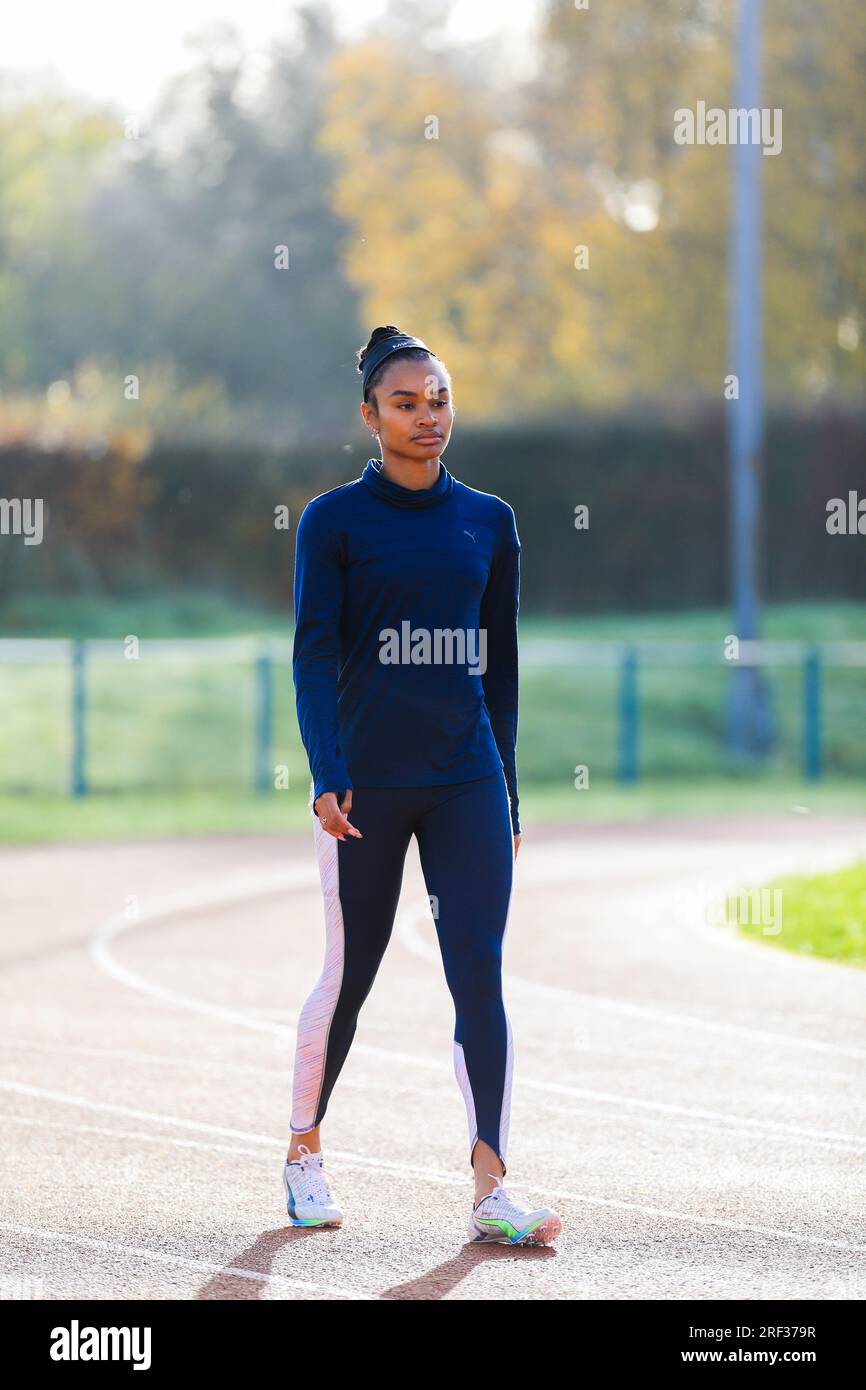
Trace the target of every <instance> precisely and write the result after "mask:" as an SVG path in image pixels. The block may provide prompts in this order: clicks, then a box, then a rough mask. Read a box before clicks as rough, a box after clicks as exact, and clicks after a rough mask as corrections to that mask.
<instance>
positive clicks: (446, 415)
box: [361, 358, 454, 461]
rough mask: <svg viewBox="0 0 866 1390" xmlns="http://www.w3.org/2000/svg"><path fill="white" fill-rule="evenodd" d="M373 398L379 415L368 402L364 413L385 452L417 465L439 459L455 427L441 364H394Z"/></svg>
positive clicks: (363, 410)
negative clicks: (420, 461)
mask: <svg viewBox="0 0 866 1390" xmlns="http://www.w3.org/2000/svg"><path fill="white" fill-rule="evenodd" d="M373 395H374V396H375V398H376V402H377V404H378V406H379V413H378V415H376V414H375V412H374V410H373V407H372V404H369V405H368V404H367V403H366V402H363V403H362V405H361V412H362V414H363V416H364V420H365V422H366V423H367V425H368V426H369V427H370V428H371V429H377V430H378V431H379V442H380V443H381V445H382V448H383V449H388V450H389V451H390V453H391V454H392V455H394V456H397V455H399V456H400V457H402V458H409V459H414V460H416V461H417V460H418V459H435V458H438V456H439V455H440V454H441V453H442V451H443V449H444V448H445V446H446V445H447V443H448V439H449V437H450V435H451V427H452V425H453V424H454V409H453V407H452V405H451V394H450V391H449V389H448V378H447V376H446V374H445V369H444V367H443V366H442V364H441V363H440V362H435V361H432V360H431V359H430V358H428V359H427V361H426V362H412V361H406V360H404V361H402V362H394V363H393V364H392V365H391V366H389V367H387V368H386V370H385V375H384V377H383V379H382V381H381V382H380V383H379V385H378V386H376V387H374V390H373Z"/></svg>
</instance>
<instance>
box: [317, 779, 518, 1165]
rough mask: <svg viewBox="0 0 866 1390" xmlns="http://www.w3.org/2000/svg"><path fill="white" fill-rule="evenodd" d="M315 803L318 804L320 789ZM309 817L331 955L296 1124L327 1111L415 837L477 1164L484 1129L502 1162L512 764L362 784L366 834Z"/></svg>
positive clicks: (506, 1113) (360, 824)
mask: <svg viewBox="0 0 866 1390" xmlns="http://www.w3.org/2000/svg"><path fill="white" fill-rule="evenodd" d="M310 805H311V812H312V787H311V791H310ZM312 815H313V829H314V836H315V843H316V853H317V857H318V861H319V873H320V877H321V881H322V892H323V895H324V903H325V926H326V943H325V962H324V965H323V967H322V973H321V975H320V976H319V979H318V980H317V982H316V984H315V986H314V988H313V990H312V993H311V994H310V995H309V997H308V998H307V1000H306V1003H305V1004H304V1007H303V1009H302V1010H301V1015H300V1018H299V1020H298V1037H297V1046H296V1052H295V1066H294V1088H293V1094H292V1121H291V1128H292V1131H293V1132H294V1133H295V1134H304V1133H308V1132H309V1131H310V1130H311V1129H315V1128H316V1127H317V1126H318V1125H319V1124H320V1123H321V1121H322V1119H323V1117H324V1114H325V1111H326V1109H327V1106H328V1100H329V1098H330V1095H331V1091H332V1090H333V1088H334V1084H335V1082H336V1080H337V1077H338V1076H339V1074H340V1071H341V1070H342V1067H343V1064H344V1062H345V1060H346V1057H347V1055H348V1052H349V1048H350V1046H351V1043H352V1039H353V1038H354V1036H355V1030H356V1028H357V1023H358V1014H359V1012H360V1009H361V1006H362V1004H363V1003H364V1000H365V999H366V998H367V995H368V994H369V993H370V990H371V989H372V987H373V981H374V980H375V978H376V972H377V971H378V969H379V964H380V962H381V960H382V957H383V956H384V954H385V949H386V947H387V945H388V941H389V939H390V936H391V931H392V928H393V925H394V917H395V914H396V911H397V903H398V900H399V897H400V887H401V884H402V881H403V865H404V861H405V858H406V851H407V849H408V847H409V841H410V840H411V838H412V836H413V835H415V836H416V838H417V841H418V851H419V856H420V859H421V867H422V869H423V872H424V880H425V883H426V885H427V892H428V894H429V895H430V899H431V910H432V912H433V916H434V921H435V924H436V931H437V934H438V937H439V946H440V949H441V952H442V961H443V964H444V967H445V978H446V980H447V982H448V988H449V989H450V991H451V997H452V999H453V1000H454V1009H455V1023H454V1042H453V1061H454V1070H455V1073H456V1075H457V1081H458V1083H459V1085H460V1089H461V1091H462V1093H463V1098H464V1101H465V1104H466V1114H467V1119H468V1122H469V1162H470V1164H471V1162H472V1154H473V1151H474V1148H475V1144H476V1143H477V1141H478V1140H479V1139H483V1140H484V1141H485V1143H487V1144H489V1145H490V1147H491V1148H492V1149H493V1150H494V1152H495V1153H497V1154H498V1155H499V1157H500V1159H501V1160H502V1165H503V1168H504V1167H505V1161H506V1150H507V1147H508V1128H509V1120H510V1112H511V1078H512V1073H513V1068H514V1043H513V1038H512V1033H511V1024H510V1022H509V1019H508V1015H507V1013H506V1011H505V1005H504V1003H503V999H502V942H503V938H504V936H505V931H506V927H507V923H508V908H509V904H510V901H511V888H512V881H513V873H514V839H513V833H512V829H511V816H510V810H509V802H508V792H507V789H506V785H505V777H504V775H503V773H502V772H501V771H499V772H495V773H493V774H492V775H491V776H489V777H483V778H480V779H478V780H476V781H472V782H457V783H450V784H449V785H448V786H444V787H355V788H354V789H353V791H352V809H351V810H350V811H349V813H348V816H349V820H350V822H351V823H352V825H354V826H355V827H356V828H357V829H358V830H360V831H361V833H362V835H363V836H364V838H363V839H362V840H359V839H355V838H354V837H352V836H350V835H347V836H346V839H345V840H344V841H343V840H337V839H335V838H334V836H333V835H329V834H328V832H327V831H326V830H324V829H323V828H322V825H321V824H320V822H319V818H318V816H317V815H316V814H315V812H312Z"/></svg>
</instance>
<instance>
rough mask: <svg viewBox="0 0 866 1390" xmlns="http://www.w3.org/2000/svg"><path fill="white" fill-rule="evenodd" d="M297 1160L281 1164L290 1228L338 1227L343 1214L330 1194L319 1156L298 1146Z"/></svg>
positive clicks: (341, 1222)
mask: <svg viewBox="0 0 866 1390" xmlns="http://www.w3.org/2000/svg"><path fill="white" fill-rule="evenodd" d="M300 1151H301V1156H300V1158H293V1159H292V1160H291V1162H290V1161H289V1160H288V1159H286V1160H285V1162H284V1163H283V1187H284V1188H285V1192H286V1210H287V1212H288V1214H289V1220H290V1221H291V1223H292V1225H293V1226H341V1225H342V1224H343V1213H342V1211H341V1209H340V1207H338V1206H337V1203H336V1202H335V1201H334V1198H333V1196H332V1195H331V1189H330V1188H329V1187H328V1179H327V1178H326V1177H325V1174H324V1169H323V1164H324V1161H325V1160H324V1158H323V1157H322V1154H321V1153H311V1152H310V1150H309V1149H308V1148H307V1146H306V1144H301V1145H300Z"/></svg>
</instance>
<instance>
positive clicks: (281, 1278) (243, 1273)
mask: <svg viewBox="0 0 866 1390" xmlns="http://www.w3.org/2000/svg"><path fill="white" fill-rule="evenodd" d="M286 1229H287V1230H293V1229H294V1227H288V1226H287V1227H286ZM0 1230H3V1231H14V1232H15V1233H16V1235H25V1236H36V1237H37V1239H39V1240H65V1241H68V1242H69V1243H70V1244H71V1245H83V1246H85V1248H87V1249H89V1250H109V1251H111V1252H112V1253H113V1254H120V1255H135V1256H136V1257H138V1258H139V1259H144V1260H155V1261H156V1263H157V1264H163V1265H178V1266H180V1268H182V1269H191V1270H195V1272H196V1273H197V1274H218V1275H219V1274H230V1275H232V1276H233V1277H234V1278H237V1279H252V1280H254V1281H255V1282H256V1283H260V1284H274V1285H276V1286H280V1285H282V1286H283V1287H284V1288H287V1289H294V1290H296V1291H298V1292H301V1293H312V1294H326V1295H327V1296H328V1297H329V1298H352V1299H362V1300H364V1301H365V1302H366V1301H367V1300H376V1301H377V1302H378V1301H379V1295H378V1294H369V1293H361V1292H359V1291H358V1290H357V1289H344V1288H340V1287H338V1286H337V1285H334V1284H313V1283H311V1282H310V1281H309V1280H308V1279H290V1278H289V1277H288V1276H287V1275H285V1274H265V1273H262V1272H260V1271H258V1270H255V1269H239V1268H238V1266H237V1265H221V1264H214V1263H213V1261H212V1260H194V1259H191V1258H190V1257H189V1256H187V1255H167V1254H165V1253H164V1252H163V1251H162V1250H148V1249H147V1248H146V1247H144V1246H141V1245H124V1244H123V1243H122V1242H121V1241H117V1240H99V1239H97V1238H96V1236H76V1235H71V1234H70V1233H69V1232H68V1231H49V1230H44V1229H43V1228H42V1227H39V1226H22V1225H19V1224H18V1223H17V1222H14V1221H0Z"/></svg>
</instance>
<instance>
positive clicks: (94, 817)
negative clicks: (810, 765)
mask: <svg viewBox="0 0 866 1390" xmlns="http://www.w3.org/2000/svg"><path fill="white" fill-rule="evenodd" d="M308 795H309V779H308V778H303V779H301V780H295V781H293V782H292V783H291V785H290V789H289V790H287V791H279V792H276V791H275V792H269V793H266V794H263V795H261V794H256V793H254V792H247V791H238V790H233V789H225V788H217V789H215V790H210V789H208V790H195V789H188V790H184V791H178V792H173V793H172V792H159V791H148V790H143V791H141V790H140V791H137V792H117V793H108V792H102V793H95V794H93V795H91V796H86V797H81V798H73V797H70V796H63V795H50V794H44V795H32V794H31V795H27V794H24V793H22V794H20V795H16V796H10V795H0V842H4V843H6V844H29V843H39V842H51V841H90V840H105V841H111V840H120V839H143V838H144V839H148V838H154V837H156V838H159V837H163V836H170V837H177V836H184V835H206V834H237V833H262V832H265V833H267V832H271V833H276V834H280V833H287V832H290V831H301V832H304V831H308V830H309V829H310V816H309V811H308V808H307V797H308ZM862 807H863V795H862V791H861V790H860V788H858V787H857V786H855V785H853V784H852V783H850V782H842V781H839V782H831V781H828V782H825V783H822V784H820V785H818V786H815V787H808V788H807V787H805V786H804V785H803V784H802V783H801V782H789V781H776V782H771V781H767V782H765V783H755V782H738V781H736V780H735V779H727V780H719V781H713V782H687V781H677V780H673V779H665V780H663V781H646V782H642V783H638V784H637V785H636V786H634V787H629V788H623V787H620V786H618V785H617V784H616V783H599V784H597V785H594V786H593V787H592V788H591V789H589V790H586V791H575V790H574V788H573V787H572V786H571V784H570V783H562V782H557V783H550V784H543V783H541V784H539V783H527V784H526V785H525V786H524V787H522V788H521V793H520V809H521V819H522V823H523V828H524V832H525V836H524V843H531V841H532V840H533V839H538V838H540V837H541V836H542V835H543V828H544V826H545V825H550V824H571V823H578V824H579V823H581V822H583V823H585V822H588V821H597V822H600V821H605V822H611V823H615V822H621V821H641V820H656V819H662V818H672V819H681V818H684V817H687V818H694V817H701V816H713V815H722V814H736V813H741V814H742V813H749V812H766V813H774V814H776V815H790V816H792V817H793V816H803V815H810V814H812V815H814V814H820V813H821V812H828V811H852V812H853V811H862Z"/></svg>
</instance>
